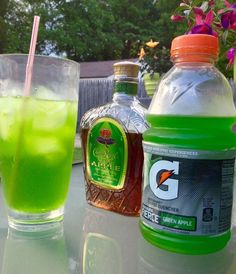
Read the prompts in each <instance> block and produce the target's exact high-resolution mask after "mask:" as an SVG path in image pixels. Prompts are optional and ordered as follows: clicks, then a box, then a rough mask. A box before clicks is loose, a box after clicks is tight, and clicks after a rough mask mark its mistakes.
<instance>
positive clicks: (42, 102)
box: [0, 55, 79, 230]
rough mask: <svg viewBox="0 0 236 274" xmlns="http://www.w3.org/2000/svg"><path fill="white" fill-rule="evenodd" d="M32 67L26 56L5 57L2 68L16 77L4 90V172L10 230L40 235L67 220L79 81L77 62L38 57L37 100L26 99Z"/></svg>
mask: <svg viewBox="0 0 236 274" xmlns="http://www.w3.org/2000/svg"><path fill="white" fill-rule="evenodd" d="M26 62H27V56H24V55H7V56H6V55H3V56H0V68H1V67H2V68H3V67H6V68H5V71H7V72H9V74H10V75H4V73H2V75H1V72H0V76H1V78H2V79H3V80H2V81H3V82H5V83H6V87H5V85H3V86H2V87H1V88H0V95H1V96H0V171H1V176H2V179H3V190H4V197H5V201H6V203H7V206H8V219H9V225H10V226H11V227H14V228H16V229H20V230H31V229H32V230H40V229H45V228H47V227H48V226H51V225H52V224H53V223H55V222H57V221H61V220H62V219H63V206H64V203H65V200H66V196H67V191H68V185H69V179H70V172H71V167H72V156H73V148H74V137H75V129H76V120H77V97H78V79H79V78H78V77H79V76H78V64H77V63H75V62H72V61H67V60H63V59H59V58H51V57H42V56H41V57H40V56H36V57H35V64H34V71H33V78H32V88H31V96H29V97H23V96H22V94H21V93H22V88H21V87H22V86H23V81H24V77H23V75H24V73H23V71H24V68H25V65H26ZM14 69H15V71H14V74H13V70H14ZM1 71H3V69H1ZM13 75H14V77H13ZM6 76H7V77H6ZM12 78H13V79H12ZM6 79H8V81H6ZM7 87H8V88H7Z"/></svg>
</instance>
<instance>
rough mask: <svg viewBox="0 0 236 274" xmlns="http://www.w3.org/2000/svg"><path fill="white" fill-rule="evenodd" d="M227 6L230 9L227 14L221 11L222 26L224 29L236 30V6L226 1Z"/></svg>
mask: <svg viewBox="0 0 236 274" xmlns="http://www.w3.org/2000/svg"><path fill="white" fill-rule="evenodd" d="M224 2H225V6H226V7H227V8H228V9H230V10H228V11H226V12H224V11H222V10H220V14H222V15H221V25H222V27H223V28H224V29H236V4H233V5H231V4H230V3H229V2H228V1H226V0H224Z"/></svg>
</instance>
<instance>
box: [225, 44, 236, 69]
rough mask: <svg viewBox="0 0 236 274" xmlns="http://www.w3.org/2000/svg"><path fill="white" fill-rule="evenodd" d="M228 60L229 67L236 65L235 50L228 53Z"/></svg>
mask: <svg viewBox="0 0 236 274" xmlns="http://www.w3.org/2000/svg"><path fill="white" fill-rule="evenodd" d="M226 56H227V59H228V61H229V62H228V66H229V67H230V66H232V65H233V63H234V58H235V48H230V49H229V50H228V51H227V53H226Z"/></svg>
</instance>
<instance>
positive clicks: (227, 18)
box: [221, 12, 230, 29]
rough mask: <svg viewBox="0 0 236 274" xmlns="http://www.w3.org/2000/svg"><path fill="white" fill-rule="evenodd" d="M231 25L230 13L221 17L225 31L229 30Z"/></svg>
mask: <svg viewBox="0 0 236 274" xmlns="http://www.w3.org/2000/svg"><path fill="white" fill-rule="evenodd" d="M229 23H230V12H226V13H224V14H222V15H221V25H222V27H223V28H224V29H227V28H228V27H229Z"/></svg>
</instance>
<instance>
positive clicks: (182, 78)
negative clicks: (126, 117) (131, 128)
mask: <svg viewBox="0 0 236 274" xmlns="http://www.w3.org/2000/svg"><path fill="white" fill-rule="evenodd" d="M149 113H150V114H159V115H169V114H170V115H172V114H173V115H199V116H233V115H235V114H236V111H235V106H234V103H233V93H232V88H231V87H230V84H229V81H228V80H227V79H226V78H225V76H224V75H223V74H222V73H221V72H220V71H219V70H218V69H217V68H216V67H214V66H213V65H210V64H209V65H205V64H203V65H199V64H198V65H196V64H192V65H190V64H188V65H186V64H182V65H175V66H173V68H172V69H171V70H170V71H169V72H167V73H166V74H165V75H164V77H163V78H162V80H161V81H160V84H159V86H158V90H157V92H156V94H155V96H154V98H153V100H152V103H151V105H150V107H149Z"/></svg>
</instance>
